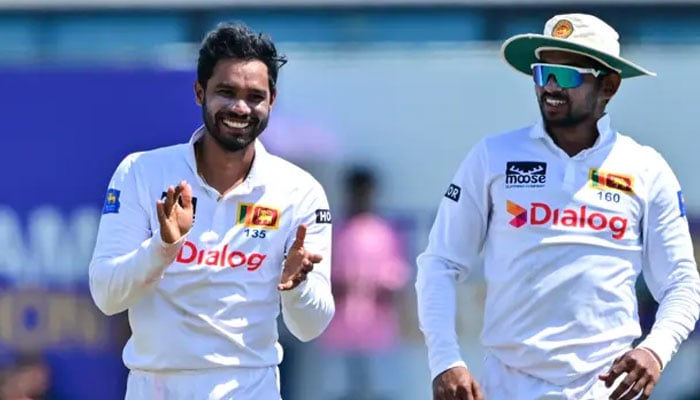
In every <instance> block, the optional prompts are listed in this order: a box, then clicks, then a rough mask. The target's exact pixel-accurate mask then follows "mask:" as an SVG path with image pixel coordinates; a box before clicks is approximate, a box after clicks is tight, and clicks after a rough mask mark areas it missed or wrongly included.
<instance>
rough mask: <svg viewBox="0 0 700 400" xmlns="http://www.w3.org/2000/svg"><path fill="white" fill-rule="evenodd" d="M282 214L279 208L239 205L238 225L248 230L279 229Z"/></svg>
mask: <svg viewBox="0 0 700 400" xmlns="http://www.w3.org/2000/svg"><path fill="white" fill-rule="evenodd" d="M281 216H282V212H281V211H280V209H279V208H274V207H268V206H262V205H259V204H253V203H238V212H237V213H236V225H243V226H245V227H247V228H260V229H277V228H279V225H280V217H281Z"/></svg>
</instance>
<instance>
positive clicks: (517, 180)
mask: <svg viewBox="0 0 700 400" xmlns="http://www.w3.org/2000/svg"><path fill="white" fill-rule="evenodd" d="M545 183H547V163H546V162H542V161H508V162H506V189H510V188H540V187H544V185H545Z"/></svg>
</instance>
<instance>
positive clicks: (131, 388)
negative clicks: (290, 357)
mask: <svg viewBox="0 0 700 400" xmlns="http://www.w3.org/2000/svg"><path fill="white" fill-rule="evenodd" d="M192 399H202V400H205V399H206V400H281V397H280V386H279V371H278V369H277V367H267V368H221V369H212V370H205V371H174V372H148V371H139V370H132V371H131V372H129V378H128V380H127V386H126V398H125V400H192Z"/></svg>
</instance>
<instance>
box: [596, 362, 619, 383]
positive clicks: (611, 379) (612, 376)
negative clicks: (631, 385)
mask: <svg viewBox="0 0 700 400" xmlns="http://www.w3.org/2000/svg"><path fill="white" fill-rule="evenodd" d="M623 372H625V367H624V365H623V363H622V361H621V360H620V359H618V360H616V361H615V362H614V363H613V365H612V367H610V371H608V372H607V373H605V374H603V375H600V377H599V378H600V379H601V380H603V381H605V387H607V388H609V387H612V385H613V383H615V380H617V378H618V377H619V376H620V375H622V373H623Z"/></svg>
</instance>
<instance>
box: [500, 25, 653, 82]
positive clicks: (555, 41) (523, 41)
mask: <svg viewBox="0 0 700 400" xmlns="http://www.w3.org/2000/svg"><path fill="white" fill-rule="evenodd" d="M541 50H561V51H570V52H573V53H578V54H582V55H584V56H587V57H590V58H592V59H594V60H597V61H599V62H601V63H602V64H604V65H606V66H608V67H610V68H612V69H613V70H615V71H617V72H618V73H619V74H620V77H622V78H633V77H635V76H642V75H649V76H656V73H654V72H651V71H649V70H646V69H644V68H642V67H640V66H639V65H637V64H634V63H633V62H631V61H629V60H626V59H624V58H622V57H615V56H612V55H610V54H607V53H603V52H601V51H598V50H596V49H593V48H591V47H588V46H583V45H580V44H577V43H574V42H571V41H569V40H566V39H559V38H553V37H551V36H545V35H537V34H533V33H528V34H524V35H516V36H513V37H511V38H510V39H508V40H506V41H505V42H504V43H503V46H501V55H502V56H503V58H504V59H505V60H506V62H507V63H508V64H510V65H511V66H512V67H513V68H515V69H516V70H518V71H520V72H522V73H524V74H527V75H532V70H531V67H530V65H532V64H533V63H537V62H540V60H539V59H538V58H537V52H538V51H541Z"/></svg>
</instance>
